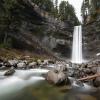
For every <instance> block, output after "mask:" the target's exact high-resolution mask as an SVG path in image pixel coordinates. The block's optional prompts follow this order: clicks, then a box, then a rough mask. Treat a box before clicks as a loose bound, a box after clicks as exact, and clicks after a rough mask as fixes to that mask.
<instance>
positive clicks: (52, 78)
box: [46, 71, 67, 85]
mask: <svg viewBox="0 0 100 100" xmlns="http://www.w3.org/2000/svg"><path fill="white" fill-rule="evenodd" d="M66 78H67V77H66V75H65V74H64V73H62V72H60V73H55V72H54V71H49V72H48V73H47V75H46V80H47V81H48V82H49V83H52V84H54V85H59V84H61V83H63V82H65V81H66Z"/></svg>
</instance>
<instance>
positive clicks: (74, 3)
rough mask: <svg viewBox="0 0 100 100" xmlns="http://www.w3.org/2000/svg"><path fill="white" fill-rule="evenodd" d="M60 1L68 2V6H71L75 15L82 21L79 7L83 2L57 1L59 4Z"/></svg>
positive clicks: (80, 0) (78, 0) (76, 0)
mask: <svg viewBox="0 0 100 100" xmlns="http://www.w3.org/2000/svg"><path fill="white" fill-rule="evenodd" d="M61 1H68V2H69V3H70V4H72V5H73V6H74V8H75V12H76V15H77V17H78V19H79V20H80V21H82V17H81V5H82V2H83V0H58V2H59V3H60V2H61Z"/></svg>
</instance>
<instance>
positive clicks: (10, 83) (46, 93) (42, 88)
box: [0, 69, 100, 100]
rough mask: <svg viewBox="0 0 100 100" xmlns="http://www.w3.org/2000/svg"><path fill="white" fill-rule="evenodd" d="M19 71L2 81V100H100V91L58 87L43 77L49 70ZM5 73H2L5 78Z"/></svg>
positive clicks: (0, 88)
mask: <svg viewBox="0 0 100 100" xmlns="http://www.w3.org/2000/svg"><path fill="white" fill-rule="evenodd" d="M40 70H41V69H36V70H27V71H24V70H19V71H18V70H17V71H16V73H15V74H14V75H13V76H11V77H4V78H1V79H0V100H100V99H99V98H100V96H99V95H100V91H97V92H92V91H87V92H86V91H85V92H84V91H81V89H77V88H75V89H72V88H71V87H70V86H63V87H56V86H52V85H50V84H48V83H47V82H46V81H45V80H44V78H43V77H42V76H41V74H42V73H47V72H48V70H41V71H40ZM3 73H4V72H0V77H3Z"/></svg>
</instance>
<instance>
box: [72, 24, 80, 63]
mask: <svg viewBox="0 0 100 100" xmlns="http://www.w3.org/2000/svg"><path fill="white" fill-rule="evenodd" d="M72 63H78V64H80V63H82V27H81V26H75V27H74V33H73V45H72Z"/></svg>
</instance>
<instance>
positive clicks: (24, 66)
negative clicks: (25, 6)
mask: <svg viewBox="0 0 100 100" xmlns="http://www.w3.org/2000/svg"><path fill="white" fill-rule="evenodd" d="M17 67H18V68H19V69H23V68H26V64H25V63H24V62H20V63H18V64H17Z"/></svg>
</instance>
